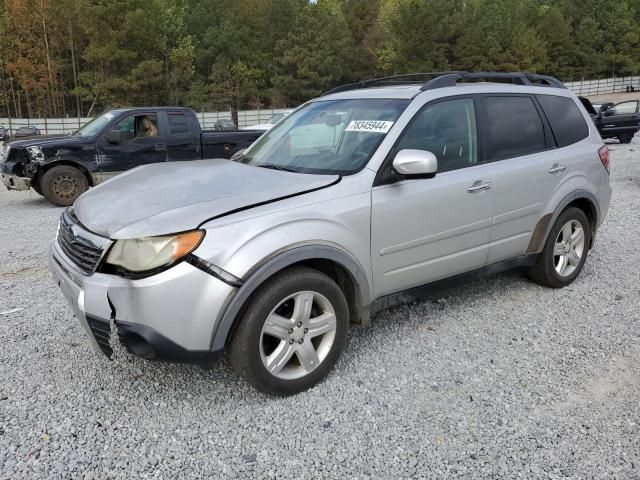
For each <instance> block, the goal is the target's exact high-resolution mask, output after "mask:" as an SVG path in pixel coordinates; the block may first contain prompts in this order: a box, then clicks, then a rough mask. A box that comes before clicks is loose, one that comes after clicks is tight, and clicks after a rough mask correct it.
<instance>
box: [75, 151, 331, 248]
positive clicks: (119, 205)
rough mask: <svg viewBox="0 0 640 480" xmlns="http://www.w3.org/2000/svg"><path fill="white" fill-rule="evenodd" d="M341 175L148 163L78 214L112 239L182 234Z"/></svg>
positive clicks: (92, 194)
mask: <svg viewBox="0 0 640 480" xmlns="http://www.w3.org/2000/svg"><path fill="white" fill-rule="evenodd" d="M338 179H339V177H338V176H337V175H307V174H301V173H291V172H281V171H277V170H270V169H266V168H260V167H253V166H250V165H244V164H242V163H238V162H232V161H229V160H221V159H216V160H197V161H189V162H168V163H158V164H152V165H146V166H143V167H139V168H136V169H134V170H129V171H128V172H126V173H123V174H121V175H118V176H117V177H114V178H113V179H111V180H109V181H107V182H104V183H102V184H100V185H98V186H97V187H95V188H92V189H90V190H89V191H87V192H85V193H84V194H82V195H81V196H80V197H78V199H77V200H76V201H75V204H74V211H75V215H76V217H77V218H78V220H80V222H81V223H82V224H83V225H84V226H85V227H86V228H88V229H89V230H91V231H92V232H94V233H97V234H98V235H103V236H106V237H110V238H113V239H118V238H137V237H146V236H154V235H164V234H169V233H176V232H182V231H185V230H191V229H194V228H197V227H198V226H199V225H200V224H202V223H203V222H204V221H206V220H208V219H211V218H213V217H219V216H222V215H225V214H227V213H231V212H234V211H236V210H238V209H244V208H247V207H250V206H252V205H256V204H260V203H263V202H268V201H271V200H274V199H278V198H281V197H286V196H290V195H295V194H300V193H304V192H306V191H308V190H313V189H317V188H323V187H326V186H329V185H331V184H333V183H334V182H336V181H337V180H338Z"/></svg>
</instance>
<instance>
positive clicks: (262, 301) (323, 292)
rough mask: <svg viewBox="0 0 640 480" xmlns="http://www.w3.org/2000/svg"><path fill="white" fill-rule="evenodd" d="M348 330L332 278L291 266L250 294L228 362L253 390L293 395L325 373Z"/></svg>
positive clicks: (346, 310)
mask: <svg viewBox="0 0 640 480" xmlns="http://www.w3.org/2000/svg"><path fill="white" fill-rule="evenodd" d="M348 329H349V308H348V305H347V301H346V299H345V296H344V293H343V292H342V290H341V289H340V287H339V286H338V285H337V284H336V282H334V281H333V280H332V279H331V278H329V277H328V276H326V275H324V274H323V273H321V272H319V271H317V270H314V269H312V268H307V267H295V268H292V269H289V270H285V271H284V272H282V273H279V274H277V275H276V276H274V277H273V278H271V279H269V280H267V281H266V282H265V284H264V285H262V286H261V287H259V289H258V290H257V291H256V292H255V293H254V294H253V296H252V297H251V299H250V300H249V304H248V306H247V308H246V310H245V313H244V314H243V315H242V317H241V318H240V323H239V325H238V328H237V330H236V331H235V333H234V334H233V336H232V338H231V342H230V344H229V349H228V355H229V361H230V362H231V365H232V366H233V368H234V370H236V372H238V373H239V374H240V375H242V376H243V377H244V378H245V379H246V380H247V381H248V382H249V383H250V384H252V385H253V386H254V387H256V388H257V389H259V390H261V391H263V392H266V393H269V394H272V395H279V396H285V395H292V394H295V393H299V392H302V391H304V390H307V389H309V388H311V387H312V386H314V385H316V384H317V383H318V382H320V381H321V380H322V379H323V378H324V377H325V376H326V375H327V374H328V373H329V371H330V370H331V368H333V366H334V365H335V363H336V362H337V361H338V359H339V358H340V354H341V353H342V350H343V349H344V346H345V344H346V339H347V333H348Z"/></svg>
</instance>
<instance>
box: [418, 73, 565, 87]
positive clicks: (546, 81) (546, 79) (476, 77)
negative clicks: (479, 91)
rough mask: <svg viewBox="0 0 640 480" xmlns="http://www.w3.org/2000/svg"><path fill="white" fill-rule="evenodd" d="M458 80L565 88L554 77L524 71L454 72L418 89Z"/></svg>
mask: <svg viewBox="0 0 640 480" xmlns="http://www.w3.org/2000/svg"><path fill="white" fill-rule="evenodd" d="M458 82H466V83H472V82H499V83H512V84H514V85H535V86H540V87H556V88H567V87H566V86H565V85H564V83H562V82H561V81H560V80H558V79H557V78H555V77H550V76H548V75H538V74H535V73H525V72H511V73H504V72H471V73H470V72H456V73H452V74H448V75H443V76H440V77H437V78H434V79H433V80H430V81H429V82H427V83H425V84H424V85H423V86H422V87H421V88H420V90H422V91H425V90H434V89H436V88H444V87H454V86H455V85H456V84H457V83H458Z"/></svg>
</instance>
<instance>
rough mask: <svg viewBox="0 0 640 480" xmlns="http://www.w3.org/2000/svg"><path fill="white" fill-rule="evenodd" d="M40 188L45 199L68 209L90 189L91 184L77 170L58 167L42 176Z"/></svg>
mask: <svg viewBox="0 0 640 480" xmlns="http://www.w3.org/2000/svg"><path fill="white" fill-rule="evenodd" d="M40 188H41V190H42V195H43V196H44V198H46V199H47V200H49V201H50V202H51V203H53V204H54V205H57V206H59V207H67V206H69V205H72V204H73V202H74V201H75V199H76V198H78V197H79V196H80V194H82V193H83V192H85V191H86V190H87V189H88V188H89V182H87V178H86V177H85V176H84V174H83V173H82V172H81V171H80V170H78V169H77V168H75V167H71V166H69V165H58V166H57V167H53V168H51V169H49V170H47V171H46V172H45V173H44V175H42V180H41V181H40Z"/></svg>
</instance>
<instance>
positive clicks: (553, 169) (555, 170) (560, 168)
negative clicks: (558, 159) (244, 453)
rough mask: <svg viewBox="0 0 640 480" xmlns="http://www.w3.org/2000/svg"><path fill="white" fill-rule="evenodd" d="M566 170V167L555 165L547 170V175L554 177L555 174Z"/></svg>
mask: <svg viewBox="0 0 640 480" xmlns="http://www.w3.org/2000/svg"><path fill="white" fill-rule="evenodd" d="M566 169H567V166H566V165H558V164H557V163H556V164H555V165H554V166H553V167H551V168H550V169H549V173H550V174H551V175H555V174H556V173H562V172H564V171H565V170H566Z"/></svg>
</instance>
